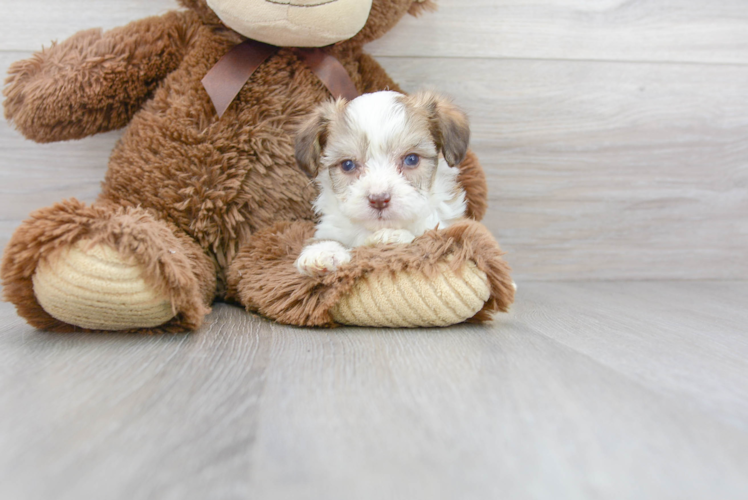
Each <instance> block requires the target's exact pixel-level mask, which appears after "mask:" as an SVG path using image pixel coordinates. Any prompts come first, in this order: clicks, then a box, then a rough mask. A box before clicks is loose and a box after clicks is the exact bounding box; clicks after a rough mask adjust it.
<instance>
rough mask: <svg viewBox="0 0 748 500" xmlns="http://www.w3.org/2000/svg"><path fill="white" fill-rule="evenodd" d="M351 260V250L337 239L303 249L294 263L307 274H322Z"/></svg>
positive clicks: (301, 271)
mask: <svg viewBox="0 0 748 500" xmlns="http://www.w3.org/2000/svg"><path fill="white" fill-rule="evenodd" d="M350 261H351V252H350V251H348V249H347V248H345V247H344V246H343V245H341V244H340V243H338V242H337V241H320V242H318V243H312V244H311V245H309V246H308V247H306V248H304V250H302V251H301V255H299V258H298V259H296V262H295V263H294V265H295V266H296V269H298V271H299V272H300V273H301V274H304V275H306V276H312V277H316V276H322V275H324V274H326V273H330V272H332V271H335V270H337V269H338V267H340V266H342V265H343V264H346V263H348V262H350Z"/></svg>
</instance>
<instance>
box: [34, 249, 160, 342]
mask: <svg viewBox="0 0 748 500" xmlns="http://www.w3.org/2000/svg"><path fill="white" fill-rule="evenodd" d="M142 276H143V267H142V266H141V265H140V264H138V263H136V262H134V261H133V260H132V259H126V258H124V257H122V256H121V255H120V254H119V253H118V252H117V251H116V250H114V249H113V248H111V247H110V246H108V245H105V244H95V245H91V243H90V242H89V241H87V240H79V241H78V242H76V243H75V244H74V245H72V246H71V247H69V248H65V249H63V250H61V251H60V253H59V255H57V256H56V258H55V259H54V260H52V261H50V260H46V259H45V260H42V261H40V262H39V266H38V267H37V269H36V272H35V273H34V276H33V278H32V281H33V284H34V295H36V298H37V300H38V301H39V304H40V305H41V306H42V307H43V308H44V310H45V311H47V313H49V314H50V315H51V316H52V317H54V318H56V319H58V320H60V321H63V322H65V323H69V324H71V325H77V326H80V327H82V328H87V329H91V330H131V329H136V328H152V327H156V326H158V325H162V324H164V323H166V322H167V321H169V320H170V319H172V318H173V317H174V316H175V311H174V308H173V307H172V303H171V300H169V297H168V296H165V295H164V294H163V293H160V292H159V291H157V290H156V289H155V288H154V287H152V286H150V285H148V284H147V283H146V282H145V281H144V280H143V277H142Z"/></svg>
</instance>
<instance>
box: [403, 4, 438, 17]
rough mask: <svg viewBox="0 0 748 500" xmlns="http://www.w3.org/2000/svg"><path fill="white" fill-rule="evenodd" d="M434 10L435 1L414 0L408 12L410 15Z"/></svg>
mask: <svg viewBox="0 0 748 500" xmlns="http://www.w3.org/2000/svg"><path fill="white" fill-rule="evenodd" d="M435 10H436V2H435V1H434V0H414V2H413V5H411V6H410V9H408V14H410V15H411V16H419V15H421V14H422V13H423V12H426V11H429V12H434V11H435Z"/></svg>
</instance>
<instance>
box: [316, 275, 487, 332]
mask: <svg viewBox="0 0 748 500" xmlns="http://www.w3.org/2000/svg"><path fill="white" fill-rule="evenodd" d="M439 270H440V272H439V273H438V274H437V275H436V276H435V277H433V278H427V277H426V276H424V275H423V273H421V272H400V273H397V274H391V273H378V274H376V275H373V276H369V277H366V278H363V279H360V280H359V281H358V282H357V283H356V285H354V287H353V289H352V290H351V291H350V293H348V294H347V295H346V296H344V297H343V298H342V299H341V300H340V301H339V302H338V303H337V304H336V305H335V307H334V308H333V309H332V311H331V314H332V318H333V319H334V320H335V321H337V322H338V323H342V324H345V325H359V326H377V327H393V328H404V327H419V326H449V325H454V324H456V323H461V322H462V321H465V320H466V319H469V318H472V317H473V316H474V315H475V314H476V313H477V312H478V311H480V310H481V309H482V308H483V304H484V303H485V302H486V301H487V300H488V298H489V296H490V288H489V284H488V278H487V277H486V273H484V272H483V271H481V270H480V269H478V268H477V267H476V266H475V264H474V263H473V262H468V263H467V265H466V266H465V267H464V268H463V269H462V273H457V274H456V273H455V272H454V271H452V269H451V268H450V267H449V266H448V265H447V264H441V265H439Z"/></svg>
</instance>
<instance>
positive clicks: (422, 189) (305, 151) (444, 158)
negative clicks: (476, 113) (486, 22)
mask: <svg viewBox="0 0 748 500" xmlns="http://www.w3.org/2000/svg"><path fill="white" fill-rule="evenodd" d="M469 139H470V128H469V126H468V121H467V117H466V116H465V114H464V113H463V112H462V111H460V110H459V109H458V108H457V107H455V106H454V105H453V104H452V103H451V102H449V101H448V100H447V99H445V98H444V97H442V96H440V95H438V94H436V93H433V92H419V93H416V94H413V95H411V96H405V95H403V94H399V93H397V92H388V91H386V92H376V93H373V94H365V95H362V96H361V97H358V98H356V99H354V100H352V101H350V102H347V101H345V100H343V99H340V100H338V101H336V102H328V103H325V104H323V105H321V106H320V107H318V108H317V109H316V110H315V111H314V112H313V114H312V116H311V118H310V119H309V120H308V121H307V122H306V123H305V124H304V125H303V126H302V128H301V130H300V132H299V134H298V135H297V138H296V160H297V161H298V163H299V166H300V167H301V168H302V169H303V170H305V171H306V172H307V173H308V174H309V175H310V176H313V177H314V178H315V181H316V183H317V185H318V186H319V191H320V193H319V197H318V198H317V200H316V202H315V203H314V209H315V211H316V212H317V214H318V215H319V217H320V218H319V223H318V224H317V228H316V232H315V235H314V240H313V241H311V242H310V244H308V245H307V246H306V247H305V248H304V250H303V251H302V252H301V255H300V256H299V258H298V259H297V260H296V264H295V265H296V268H297V269H298V270H299V272H301V273H302V274H305V275H308V276H320V275H323V274H325V273H327V272H331V271H334V270H336V269H337V268H338V267H339V266H340V265H342V264H345V263H347V262H348V261H350V260H351V253H350V250H349V249H350V248H352V247H356V246H360V245H376V244H379V243H410V242H411V241H412V240H413V239H414V238H415V237H416V236H419V235H421V234H423V233H424V232H425V231H427V230H429V229H434V228H436V227H437V226H438V227H439V228H445V227H447V226H449V225H450V224H452V223H454V222H455V221H457V220H459V219H461V218H462V217H464V214H465V192H464V191H463V189H462V188H461V187H460V185H459V184H458V182H457V175H458V174H459V170H458V169H457V168H456V167H457V165H459V163H460V162H461V161H462V160H463V159H464V158H465V154H466V153H467V149H468V142H469Z"/></svg>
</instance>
